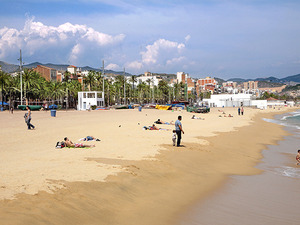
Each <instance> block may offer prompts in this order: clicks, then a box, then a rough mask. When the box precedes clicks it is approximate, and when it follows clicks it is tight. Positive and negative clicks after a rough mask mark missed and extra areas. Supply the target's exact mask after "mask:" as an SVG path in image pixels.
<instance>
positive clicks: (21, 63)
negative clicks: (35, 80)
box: [19, 49, 23, 105]
mask: <svg viewBox="0 0 300 225" xmlns="http://www.w3.org/2000/svg"><path fill="white" fill-rule="evenodd" d="M19 60H20V86H21V105H23V85H22V65H23V62H22V50H21V49H20V59H19Z"/></svg>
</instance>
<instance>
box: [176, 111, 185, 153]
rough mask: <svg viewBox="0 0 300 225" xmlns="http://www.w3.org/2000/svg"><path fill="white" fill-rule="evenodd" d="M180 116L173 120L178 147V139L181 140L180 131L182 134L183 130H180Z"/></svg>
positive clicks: (178, 145)
mask: <svg viewBox="0 0 300 225" xmlns="http://www.w3.org/2000/svg"><path fill="white" fill-rule="evenodd" d="M181 120H182V117H181V116H178V120H176V122H175V130H176V134H177V147H180V141H181V132H182V133H183V134H184V131H183V130H182V124H181Z"/></svg>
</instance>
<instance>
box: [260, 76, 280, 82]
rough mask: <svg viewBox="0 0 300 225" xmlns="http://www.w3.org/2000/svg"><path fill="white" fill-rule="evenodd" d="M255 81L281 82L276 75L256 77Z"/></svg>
mask: <svg viewBox="0 0 300 225" xmlns="http://www.w3.org/2000/svg"><path fill="white" fill-rule="evenodd" d="M255 81H266V82H273V83H281V79H278V78H276V77H265V78H256V79H255Z"/></svg>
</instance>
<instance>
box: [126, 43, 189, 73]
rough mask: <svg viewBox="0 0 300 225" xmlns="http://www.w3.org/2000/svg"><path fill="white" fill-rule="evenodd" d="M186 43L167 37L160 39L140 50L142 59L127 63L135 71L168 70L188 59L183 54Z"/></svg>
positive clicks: (127, 66)
mask: <svg viewBox="0 0 300 225" xmlns="http://www.w3.org/2000/svg"><path fill="white" fill-rule="evenodd" d="M184 49H185V45H184V44H183V43H178V42H174V41H170V40H166V39H158V40H156V41H155V42H154V43H153V44H149V45H147V46H146V49H145V50H144V51H141V52H140V55H141V59H140V60H135V61H132V62H130V63H127V64H126V68H129V69H131V70H133V71H135V72H137V71H138V72H143V71H142V70H146V69H147V70H166V69H167V68H168V69H170V68H171V67H173V66H177V65H178V64H180V63H182V62H183V61H185V60H186V57H185V56H183V50H184Z"/></svg>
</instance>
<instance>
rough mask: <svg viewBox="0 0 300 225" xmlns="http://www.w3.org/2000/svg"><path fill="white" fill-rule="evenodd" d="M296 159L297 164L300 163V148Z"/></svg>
mask: <svg viewBox="0 0 300 225" xmlns="http://www.w3.org/2000/svg"><path fill="white" fill-rule="evenodd" d="M296 160H297V165H299V164H300V150H298V154H297V156H296Z"/></svg>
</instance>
